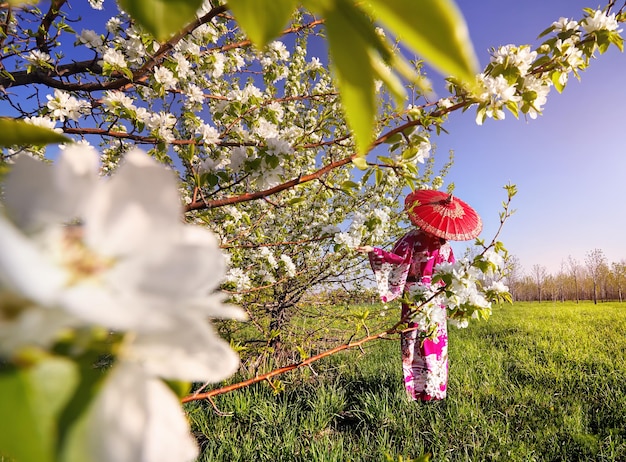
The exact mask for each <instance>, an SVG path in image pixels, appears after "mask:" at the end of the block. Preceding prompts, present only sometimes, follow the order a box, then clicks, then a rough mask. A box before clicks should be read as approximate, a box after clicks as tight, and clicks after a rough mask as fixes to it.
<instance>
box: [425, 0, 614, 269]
mask: <svg viewBox="0 0 626 462" xmlns="http://www.w3.org/2000/svg"><path fill="white" fill-rule="evenodd" d="M457 3H458V4H459V6H460V8H461V10H462V12H463V14H464V16H465V18H466V21H467V23H468V27H469V30H470V35H471V38H472V41H473V43H474V47H475V49H476V53H477V55H478V59H479V61H480V64H481V67H484V66H485V65H486V64H487V63H488V62H489V53H488V50H489V49H490V48H492V47H497V46H500V45H506V44H509V43H512V44H516V45H521V44H530V45H532V46H533V48H534V47H536V46H537V45H538V44H539V43H541V41H540V40H538V39H537V36H538V35H539V34H540V33H541V32H542V31H543V30H544V29H546V28H547V27H548V26H550V24H551V23H552V22H553V21H556V20H558V19H559V17H561V16H564V17H568V18H572V19H577V20H578V19H580V18H581V17H582V14H583V12H582V9H583V8H584V7H593V8H595V7H597V6H598V4H595V3H590V2H588V1H586V0H526V1H523V2H520V1H517V0H516V1H513V0H458V1H457ZM623 28H625V29H626V26H623ZM625 76H626V55H624V54H623V53H620V52H619V50H618V49H617V48H615V50H612V51H610V52H608V53H606V54H604V55H599V54H598V55H597V57H596V59H595V60H593V61H592V62H591V64H590V66H589V68H588V69H587V70H586V71H584V72H582V74H581V81H580V82H579V81H577V80H576V79H575V78H572V77H573V76H571V77H570V81H569V83H568V85H567V87H566V88H565V90H564V92H563V93H562V94H559V93H558V92H557V91H556V90H554V89H553V90H552V91H551V92H550V94H549V96H548V102H547V104H546V105H545V106H544V111H543V115H542V116H539V117H538V118H537V119H535V120H532V119H528V120H524V119H523V118H520V119H519V120H518V119H515V117H514V116H513V115H512V114H510V113H507V115H506V120H504V121H494V120H492V119H488V120H486V121H485V123H484V124H483V125H482V126H478V125H476V123H475V121H474V116H475V111H473V112H472V111H471V110H470V111H467V112H465V113H463V114H461V113H455V114H453V115H451V117H450V120H449V123H447V124H446V125H445V127H446V129H447V130H448V131H449V134H442V135H440V136H438V137H435V136H434V137H433V139H432V142H433V144H435V145H436V147H437V148H436V152H437V156H438V157H441V158H442V159H445V158H447V153H448V151H449V150H453V151H454V153H455V162H454V166H453V168H452V170H451V172H450V174H449V176H448V177H447V180H448V182H454V183H455V186H456V188H455V192H456V195H458V196H459V197H460V198H462V199H464V200H466V201H467V202H468V203H470V204H471V205H472V206H474V208H475V209H476V210H477V211H478V212H479V213H480V215H481V216H482V218H483V222H484V230H483V233H482V234H481V237H484V238H485V239H486V240H491V237H493V235H494V233H495V231H496V229H497V227H498V225H499V216H498V213H499V212H500V211H501V210H502V206H501V202H502V201H503V200H505V199H506V192H505V191H504V190H503V189H502V186H503V185H504V184H506V183H508V182H511V183H514V184H516V185H517V187H518V191H519V192H518V194H517V196H516V197H515V198H514V202H513V208H515V209H516V210H517V211H516V213H515V214H514V215H513V216H512V217H511V218H510V219H509V220H508V222H507V224H506V225H505V229H504V231H503V233H502V234H501V235H500V240H502V241H503V243H504V244H505V246H506V247H507V249H508V250H509V252H510V253H511V254H513V255H516V256H517V257H518V258H519V259H520V262H521V264H522V266H523V268H524V269H525V270H526V271H527V272H529V271H530V269H531V268H532V266H533V265H535V264H540V265H544V266H545V267H546V268H547V269H548V271H549V272H550V273H553V274H556V273H557V272H558V271H559V268H560V266H561V262H562V261H565V260H567V258H568V256H569V255H571V256H572V257H573V258H575V259H577V260H578V261H579V262H580V263H584V259H585V254H586V253H587V252H589V251H591V250H593V249H596V248H597V249H601V250H602V251H603V252H604V254H605V255H606V256H607V258H608V261H609V262H613V261H620V260H622V259H626V243H625V241H624V237H625V236H626V142H625V140H626V133H625V132H626V85H625V83H624V82H625V78H626V77H625ZM454 248H455V251H456V252H457V253H458V252H462V250H463V249H464V248H465V244H455V246H454Z"/></svg>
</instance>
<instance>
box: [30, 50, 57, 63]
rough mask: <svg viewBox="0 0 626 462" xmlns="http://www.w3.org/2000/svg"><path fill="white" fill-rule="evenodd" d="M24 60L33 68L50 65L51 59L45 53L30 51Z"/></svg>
mask: <svg viewBox="0 0 626 462" xmlns="http://www.w3.org/2000/svg"><path fill="white" fill-rule="evenodd" d="M26 60H27V61H28V62H29V63H31V64H32V65H34V66H43V65H45V64H48V63H50V62H51V61H52V58H50V55H49V54H48V53H46V52H45V51H40V50H32V51H31V52H30V53H28V56H26Z"/></svg>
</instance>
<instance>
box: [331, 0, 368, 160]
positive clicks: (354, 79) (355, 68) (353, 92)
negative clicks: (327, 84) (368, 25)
mask: <svg viewBox="0 0 626 462" xmlns="http://www.w3.org/2000/svg"><path fill="white" fill-rule="evenodd" d="M333 7H334V8H333V9H330V10H327V11H325V17H326V30H327V32H328V45H329V49H330V55H331V57H332V62H331V65H332V67H333V69H334V71H335V80H336V81H337V86H338V88H339V93H340V95H341V102H342V105H343V109H344V112H345V115H346V119H347V122H348V125H349V126H350V128H351V130H352V132H353V133H354V138H355V140H356V145H357V150H358V152H359V153H365V152H367V150H368V149H369V147H370V144H371V142H372V138H373V133H374V120H375V116H376V99H375V96H376V95H375V87H374V79H375V74H374V70H373V68H372V63H371V61H370V53H369V50H370V49H371V48H372V44H371V43H370V42H368V41H366V40H365V38H364V37H363V35H362V34H361V32H360V30H359V28H358V27H356V26H355V24H361V23H362V21H359V20H356V19H355V17H357V16H361V17H363V16H364V14H363V12H362V11H360V10H358V9H357V8H355V7H354V5H352V4H350V3H347V2H346V1H343V0H338V1H337V2H335V3H334V4H333ZM353 162H354V161H353Z"/></svg>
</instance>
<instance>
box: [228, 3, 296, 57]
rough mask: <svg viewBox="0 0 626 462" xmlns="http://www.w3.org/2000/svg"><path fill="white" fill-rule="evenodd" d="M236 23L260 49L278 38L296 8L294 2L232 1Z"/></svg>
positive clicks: (231, 7)
mask: <svg viewBox="0 0 626 462" xmlns="http://www.w3.org/2000/svg"><path fill="white" fill-rule="evenodd" d="M228 6H229V8H230V9H231V10H232V11H233V13H234V14H235V19H237V23H238V24H239V25H240V26H241V28H242V29H243V30H244V32H245V33H246V34H247V35H248V37H250V40H252V42H253V43H254V44H255V45H256V46H257V47H258V48H260V49H262V48H264V47H265V46H266V45H267V44H268V43H269V42H270V40H272V39H273V38H275V37H278V35H280V33H281V32H282V30H283V28H284V27H285V26H286V25H287V22H288V21H289V18H290V17H291V14H292V12H293V9H294V8H295V6H296V1H295V0H232V1H230V2H229V3H228Z"/></svg>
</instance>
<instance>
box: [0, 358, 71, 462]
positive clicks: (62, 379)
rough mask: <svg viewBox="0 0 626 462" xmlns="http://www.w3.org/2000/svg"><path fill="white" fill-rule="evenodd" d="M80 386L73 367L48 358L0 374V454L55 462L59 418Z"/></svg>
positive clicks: (24, 460)
mask: <svg viewBox="0 0 626 462" xmlns="http://www.w3.org/2000/svg"><path fill="white" fill-rule="evenodd" d="M77 382H78V376H77V370H76V366H75V364H74V363H72V362H71V361H69V360H66V359H60V358H48V359H45V360H43V361H39V362H38V363H37V364H35V365H34V366H30V367H27V368H13V367H6V368H4V370H2V372H0V409H1V410H2V414H1V415H0V454H4V455H9V456H10V457H13V458H15V460H16V461H19V462H48V461H50V462H52V461H54V460H56V457H55V455H56V454H55V453H56V438H57V434H56V433H57V425H56V420H57V416H58V414H59V413H60V411H61V409H62V408H63V407H64V406H65V404H66V403H67V401H68V400H69V398H70V396H71V394H72V392H73V390H74V388H75V386H76V384H77Z"/></svg>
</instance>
